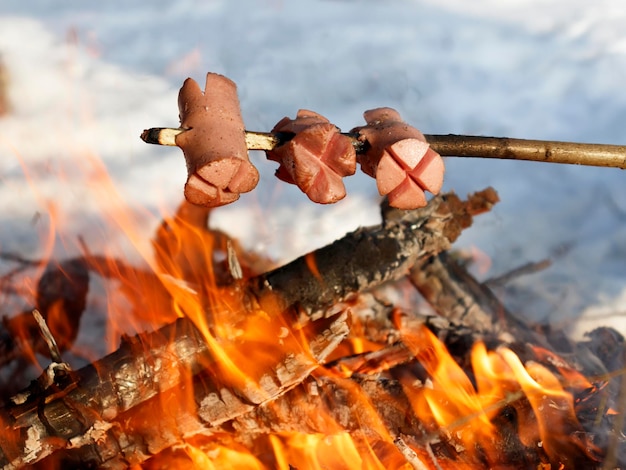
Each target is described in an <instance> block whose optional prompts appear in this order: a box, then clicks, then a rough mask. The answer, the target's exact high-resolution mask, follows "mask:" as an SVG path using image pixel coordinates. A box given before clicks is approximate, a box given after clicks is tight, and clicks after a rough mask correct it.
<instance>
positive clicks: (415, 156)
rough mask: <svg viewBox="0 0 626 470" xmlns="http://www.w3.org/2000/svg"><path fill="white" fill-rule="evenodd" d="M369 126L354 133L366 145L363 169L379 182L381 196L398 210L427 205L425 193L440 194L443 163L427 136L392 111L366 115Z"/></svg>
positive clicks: (360, 157) (370, 111)
mask: <svg viewBox="0 0 626 470" xmlns="http://www.w3.org/2000/svg"><path fill="white" fill-rule="evenodd" d="M363 116H364V117H365V122H366V123H367V125H366V126H362V127H356V128H354V129H352V131H351V132H352V133H358V135H359V140H360V141H362V142H364V144H365V145H364V148H365V151H364V152H363V153H362V154H361V155H360V156H359V163H360V165H361V169H362V170H363V171H364V172H365V173H366V174H368V175H370V176H372V177H373V178H376V186H377V188H378V192H379V193H380V194H381V195H383V196H384V195H387V197H388V199H389V204H390V205H391V206H392V207H397V208H399V209H415V208H417V207H423V206H425V205H426V195H425V194H424V191H429V192H431V193H433V194H437V193H439V191H440V190H441V186H442V185H443V175H444V172H445V168H444V164H443V159H442V158H441V156H440V155H439V154H438V153H437V152H435V151H434V150H432V149H431V148H430V146H429V145H428V142H426V138H425V137H424V134H422V133H421V132H420V131H419V130H417V129H416V128H414V127H412V126H410V125H408V124H407V123H405V122H404V121H402V118H401V117H400V114H399V113H398V112H397V111H396V110H395V109H391V108H377V109H372V110H369V111H366V112H365V113H364V114H363Z"/></svg>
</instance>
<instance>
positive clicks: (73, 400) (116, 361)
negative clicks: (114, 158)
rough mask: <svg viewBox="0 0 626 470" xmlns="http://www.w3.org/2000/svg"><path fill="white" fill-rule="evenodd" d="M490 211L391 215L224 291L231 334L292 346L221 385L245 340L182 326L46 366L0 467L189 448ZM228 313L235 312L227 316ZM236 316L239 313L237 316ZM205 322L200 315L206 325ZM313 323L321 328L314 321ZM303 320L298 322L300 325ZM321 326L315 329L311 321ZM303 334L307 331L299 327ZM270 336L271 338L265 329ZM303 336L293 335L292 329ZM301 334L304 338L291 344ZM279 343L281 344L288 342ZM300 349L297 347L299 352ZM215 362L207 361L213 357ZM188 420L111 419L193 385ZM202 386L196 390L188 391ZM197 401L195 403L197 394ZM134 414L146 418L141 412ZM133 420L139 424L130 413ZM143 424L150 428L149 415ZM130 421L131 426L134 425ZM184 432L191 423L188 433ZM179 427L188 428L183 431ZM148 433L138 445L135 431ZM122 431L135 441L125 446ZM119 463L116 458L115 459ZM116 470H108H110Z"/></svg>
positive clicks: (452, 202)
mask: <svg viewBox="0 0 626 470" xmlns="http://www.w3.org/2000/svg"><path fill="white" fill-rule="evenodd" d="M496 201H497V196H496V195H495V192H494V191H493V190H486V191H483V192H481V193H477V194H475V195H473V196H471V197H470V198H469V200H468V201H467V202H462V201H461V200H460V199H459V198H458V197H457V196H456V195H454V194H447V195H442V196H439V197H436V198H433V199H432V200H431V202H430V203H429V205H428V206H427V207H425V208H422V209H419V210H415V211H398V210H393V211H394V214H395V216H394V217H389V216H386V217H385V222H384V223H383V224H381V225H380V226H375V227H370V228H366V229H359V230H357V231H355V232H352V233H349V234H348V235H346V236H345V237H344V238H342V239H340V240H338V241H336V242H335V243H333V244H331V245H329V246H327V247H324V248H322V249H320V250H317V251H316V252H314V253H310V254H308V255H305V256H303V257H301V258H298V259H296V260H294V261H293V262H291V263H289V264H287V265H285V266H283V267H281V268H278V269H276V270H273V271H270V272H268V273H266V274H263V275H260V276H257V277H253V278H250V279H248V280H246V281H242V282H239V283H235V284H234V286H233V287H232V288H231V289H230V290H229V291H227V292H225V293H224V295H225V296H226V297H229V298H230V299H229V300H228V302H227V303H228V304H230V305H232V304H233V299H235V301H234V303H235V304H236V305H237V306H239V307H241V306H245V308H237V309H235V310H234V311H232V314H233V317H234V319H233V323H238V322H240V324H243V323H246V322H251V324H255V323H254V319H255V318H256V317H257V316H255V312H259V311H261V312H264V316H263V318H264V319H265V320H264V321H266V320H267V318H268V314H269V318H270V319H271V320H273V321H272V322H271V323H272V327H271V328H274V330H273V332H274V333H275V334H276V337H277V338H278V337H280V336H282V335H283V330H282V328H286V329H287V330H288V331H289V332H291V331H294V332H296V331H297V332H298V334H295V333H294V334H293V335H292V336H293V337H294V338H296V337H297V338H298V340H296V339H294V340H293V342H289V341H286V343H287V345H286V346H285V347H284V348H283V349H282V350H281V349H280V348H278V351H279V352H282V354H277V355H276V356H274V357H273V359H272V360H273V361H274V362H273V363H272V362H271V361H270V362H268V363H267V364H265V366H266V367H265V369H263V368H261V370H260V371H257V372H256V373H253V374H251V375H247V373H249V372H251V371H249V370H245V371H244V372H246V373H244V374H243V375H237V374H235V378H232V379H224V375H223V372H224V371H223V367H224V365H223V360H224V354H223V353H224V351H225V352H226V357H228V354H234V355H236V354H237V353H236V352H235V351H236V350H237V348H242V349H241V351H242V352H240V353H239V354H245V351H247V350H248V348H251V347H254V346H255V343H254V341H248V342H245V341H230V342H229V341H227V338H213V343H212V344H207V340H210V338H207V336H206V335H203V334H202V333H200V331H198V328H197V327H196V325H194V324H193V323H192V322H191V321H190V320H188V319H180V320H178V321H176V322H175V323H173V324H170V325H167V326H165V327H163V328H162V329H161V330H159V331H156V332H154V333H148V334H143V335H138V336H136V337H134V338H127V339H125V340H124V341H123V343H122V345H121V346H120V348H119V349H118V350H117V351H116V352H114V353H112V354H110V355H108V356H106V357H105V358H103V359H101V360H100V361H97V362H96V363H94V364H92V365H90V366H87V367H85V368H83V369H80V370H78V371H75V372H74V371H68V370H67V369H66V368H65V367H60V366H58V365H54V364H53V365H51V366H50V367H49V368H48V370H47V371H46V372H45V373H44V374H43V375H42V376H41V377H40V378H39V379H38V380H37V381H36V382H34V383H33V384H32V385H31V387H29V388H28V389H26V390H24V391H23V392H21V393H19V394H17V395H15V396H14V397H13V399H12V403H11V404H9V405H7V406H5V407H4V408H2V409H0V419H1V421H2V425H3V428H4V429H5V433H4V435H3V441H2V443H0V464H1V465H2V466H3V468H20V467H22V466H24V465H29V464H33V463H35V462H38V461H40V460H41V459H43V458H45V457H46V456H49V455H51V454H53V453H55V452H57V451H62V450H64V451H67V450H68V449H83V448H84V449H87V450H86V451H85V453H86V454H88V455H85V454H82V453H81V452H79V453H78V457H77V459H78V461H79V462H82V463H83V464H85V463H86V462H92V463H96V464H97V465H103V464H104V462H106V461H112V462H118V463H119V462H120V459H121V461H123V462H125V464H127V463H128V462H133V463H138V462H141V461H142V460H143V459H145V458H147V457H149V456H150V455H152V454H153V453H154V450H155V449H156V450H159V449H162V448H164V447H167V446H169V445H171V444H172V443H173V441H172V440H171V439H167V438H164V437H163V436H168V435H169V436H170V437H171V436H179V437H177V439H178V438H180V436H183V437H188V436H189V435H193V434H195V433H199V432H201V430H205V431H206V430H207V429H209V430H210V429H212V428H213V427H215V426H216V425H219V424H220V423H222V422H224V421H227V420H231V419H233V418H235V417H236V416H238V415H240V414H242V413H244V412H247V411H250V409H251V407H252V408H254V407H255V406H258V405H260V404H262V403H265V402H268V401H271V400H273V399H275V398H276V397H278V396H280V395H282V394H283V393H285V392H286V391H287V390H289V389H290V388H291V387H293V386H295V385H296V384H297V383H299V382H301V381H302V380H304V379H305V378H306V376H308V375H309V373H310V372H311V371H312V370H313V369H314V368H315V367H316V366H317V365H318V364H319V362H320V361H322V360H323V359H324V358H325V357H326V356H327V355H328V354H329V353H330V351H331V350H332V349H333V348H334V347H335V346H336V345H337V344H338V343H339V341H341V339H342V338H343V337H344V336H345V335H346V333H347V328H346V324H345V318H344V317H343V315H344V314H337V313H336V312H337V311H339V312H343V310H344V308H343V307H340V306H338V305H339V304H340V303H344V304H345V303H349V302H350V301H351V299H352V298H353V297H354V296H355V295H356V294H357V293H358V292H360V291H363V290H367V289H371V288H373V287H375V286H377V285H380V284H382V283H384V282H386V281H389V280H394V279H398V278H399V277H401V276H403V275H405V274H406V273H407V271H408V269H409V268H410V266H411V265H413V264H414V263H415V262H416V261H417V260H418V259H420V258H421V257H425V256H430V255H432V254H433V253H437V252H440V251H442V250H447V249H449V248H450V246H451V243H452V242H453V241H454V240H455V239H456V238H457V237H458V236H459V234H460V233H461V230H462V229H463V228H465V227H467V226H469V225H470V224H471V219H472V216H473V215H474V214H478V213H480V212H484V211H485V210H488V209H489V208H490V207H491V206H492V205H493V204H494V203H495V202H496ZM236 312H239V314H238V315H236ZM242 312H248V313H245V314H242ZM208 313H210V312H207V314H208ZM324 317H327V318H326V319H324ZM303 319H304V320H305V321H304V322H303V321H302V320H303ZM320 319H321V320H320ZM303 323H309V325H306V326H305V327H302V325H303ZM276 328H278V330H276ZM303 328H304V329H303ZM302 332H305V333H306V334H304V335H303V336H302V337H301V336H300V335H301V333H302ZM288 335H291V333H289V334H288ZM300 338H304V340H303V341H300ZM220 355H221V357H220V359H219V360H217V359H216V357H217V356H220ZM194 375H195V376H196V377H195V379H194V380H193V384H194V386H193V388H194V391H193V394H194V395H195V396H196V399H195V401H194V403H195V405H194V406H192V407H191V408H192V409H194V408H195V409H194V410H192V411H194V413H195V415H196V417H195V418H189V420H185V417H186V416H193V415H194V413H191V414H185V413H184V412H181V414H180V415H179V414H178V411H177V410H175V409H172V412H173V416H172V420H171V421H172V423H173V426H174V428H173V429H175V432H174V431H172V429H169V430H163V431H162V432H161V431H159V432H156V433H155V432H154V429H153V428H154V425H155V423H151V425H149V426H147V428H146V426H140V425H136V426H135V427H133V425H132V424H130V425H129V426H130V427H129V428H128V429H126V424H127V423H130V422H132V420H130V421H128V420H127V419H122V418H123V417H124V416H125V414H126V413H133V412H135V411H136V409H139V408H141V407H142V406H145V407H147V408H145V409H148V410H153V411H154V408H151V406H152V407H154V406H155V405H154V403H155V402H156V401H155V400H157V399H158V400H159V401H161V400H160V399H162V398H165V397H167V393H169V392H168V391H171V390H173V389H175V388H176V387H177V386H178V385H180V384H181V382H183V383H185V382H187V381H189V380H190V378H191V377H192V376H194ZM199 383H200V384H202V385H201V386H200V385H198V384H199ZM198 394H199V395H198ZM144 413H145V411H144ZM135 415H136V416H142V413H141V412H140V411H137V412H136V413H135ZM149 416H151V418H152V419H153V418H154V413H153V414H152V415H149ZM136 419H139V420H140V418H136ZM190 423H191V424H190ZM187 426H188V427H187ZM140 428H141V429H148V430H149V431H151V432H149V433H148V435H142V433H141V432H139V431H137V429H140ZM133 432H135V435H136V436H139V437H138V438H137V439H135V438H133ZM120 455H122V457H120ZM113 466H115V465H113Z"/></svg>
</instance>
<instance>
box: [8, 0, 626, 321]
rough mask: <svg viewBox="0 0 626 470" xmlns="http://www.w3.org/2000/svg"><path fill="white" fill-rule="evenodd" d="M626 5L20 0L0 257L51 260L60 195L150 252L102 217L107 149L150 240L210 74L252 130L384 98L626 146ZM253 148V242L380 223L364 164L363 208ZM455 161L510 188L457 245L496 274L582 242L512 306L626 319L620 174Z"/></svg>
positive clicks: (239, 228)
mask: <svg viewBox="0 0 626 470" xmlns="http://www.w3.org/2000/svg"><path fill="white" fill-rule="evenodd" d="M624 19H626V4H624V3H623V2H621V1H620V0H602V1H599V2H594V3H591V2H584V1H582V0H571V1H567V2H566V1H564V0H559V1H547V0H515V1H513V0H511V1H507V2H498V1H496V0H476V1H473V2H465V1H461V0H437V1H434V0H429V1H409V0H387V1H385V2H380V1H373V0H335V1H331V0H293V1H284V0H256V1H255V0H241V1H237V2H235V1H227V0H204V1H199V0H196V1H192V0H186V1H177V2H172V1H153V2H142V1H139V2H132V3H128V2H122V1H120V0H114V1H113V0H110V1H107V2H79V3H76V2H70V1H57V2H54V4H51V3H50V2H46V1H43V0H33V1H29V2H24V1H16V0H4V1H3V2H2V4H1V5H0V57H1V59H2V60H3V62H4V63H5V65H6V67H7V70H8V73H9V75H10V86H9V93H10V99H11V102H12V104H13V112H12V113H11V114H9V115H8V116H5V117H2V118H0V224H1V225H0V226H1V227H2V228H1V230H0V249H1V250H3V251H14V252H15V251H16V252H20V253H23V254H25V255H29V256H38V255H42V254H43V251H44V250H43V247H42V243H41V234H40V233H39V232H40V231H41V229H43V228H45V227H46V226H47V224H46V223H45V221H47V220H48V219H49V217H48V216H47V215H46V211H47V210H48V208H47V204H49V203H53V204H54V206H55V207H56V211H57V212H58V213H59V214H61V216H60V220H59V225H60V226H62V227H63V232H64V233H65V234H66V235H70V240H73V239H74V238H72V236H74V237H75V235H76V234H82V235H84V237H85V239H86V240H87V242H88V244H89V246H90V248H91V249H92V250H94V251H98V250H102V249H104V246H105V245H106V247H107V249H110V250H113V251H115V250H123V252H124V253H126V254H127V255H128V256H129V257H131V258H132V256H133V255H132V252H133V250H134V248H132V247H130V245H129V244H128V243H127V242H125V241H124V239H123V237H121V236H119V234H118V233H117V232H116V231H115V230H114V229H113V228H111V227H110V226H109V227H107V226H105V225H104V224H102V223H101V222H99V215H98V214H99V212H101V211H102V210H103V209H102V208H104V209H105V210H108V211H111V210H115V207H116V206H115V204H116V203H115V200H114V198H111V197H109V196H103V195H102V193H101V192H100V191H99V188H100V185H99V184H98V179H97V178H96V176H97V174H96V167H94V164H92V163H91V160H90V158H91V157H93V156H97V157H98V158H99V159H101V160H102V162H104V164H105V165H106V168H107V170H108V172H109V173H110V175H111V178H112V179H113V182H114V184H115V187H116V188H117V189H118V191H119V194H120V197H121V198H123V200H124V201H126V202H127V203H128V204H129V205H130V210H131V211H132V213H133V215H134V220H135V222H136V225H137V229H138V230H139V232H140V233H142V234H143V240H144V242H143V244H142V246H141V247H140V248H141V249H142V250H148V249H149V243H148V242H149V237H150V235H151V233H152V231H153V230H154V227H155V226H156V223H158V220H159V217H160V214H161V213H171V212H172V211H173V210H174V209H175V207H176V205H177V204H178V202H179V201H180V199H181V197H182V186H183V183H184V180H185V166H184V160H183V158H182V154H181V152H180V151H179V149H177V148H160V147H157V146H149V145H146V144H144V143H143V142H141V141H140V139H139V134H140V133H141V131H142V130H143V129H144V128H148V127H159V126H176V125H177V124H178V118H177V115H178V110H177V103H176V97H177V90H178V88H179V87H180V85H181V84H182V81H183V79H184V78H186V77H187V76H192V77H193V78H195V79H196V80H198V81H200V82H202V80H203V76H204V74H205V73H206V72H207V71H214V72H219V73H223V74H225V75H227V76H228V77H230V78H231V79H233V80H234V81H235V82H236V83H237V84H238V87H239V93H240V99H241V104H242V110H243V114H244V119H245V122H246V126H247V127H248V128H249V129H254V130H269V129H271V128H272V127H273V125H274V124H275V123H276V122H277V121H278V120H279V119H280V118H282V117H283V116H285V115H289V116H294V115H295V113H296V111H297V110H298V109H299V108H308V109H312V110H315V111H317V112H319V113H321V114H323V115H325V116H327V117H328V118H329V119H330V120H331V121H332V122H334V123H335V124H337V125H338V126H340V127H341V128H342V129H345V130H349V129H350V128H352V127H354V126H357V125H360V124H362V123H363V119H362V112H363V111H365V110H366V109H370V108H372V107H377V106H390V107H394V108H396V109H397V110H398V111H399V112H400V113H401V114H402V116H403V117H404V118H405V119H406V120H407V121H409V122H410V123H412V124H413V125H415V126H416V127H418V128H420V129H421V130H422V131H423V132H425V133H430V134H435V133H467V134H480V135H496V136H509V137H520V138H536V139H554V140H572V141H585V142H602V143H617V144H624V143H626V136H625V135H624V132H623V123H624V121H625V120H626V93H625V92H624V86H623V84H624V83H625V81H626V34H625V33H624V32H623V24H624ZM252 158H253V160H254V162H255V164H257V166H258V168H259V169H260V171H261V175H262V182H261V185H260V188H259V189H257V190H256V191H254V192H252V193H250V194H249V195H245V196H243V197H242V198H241V200H240V201H239V202H237V203H236V204H234V205H233V206H232V207H226V208H223V209H220V210H219V211H216V216H215V219H214V220H215V221H216V222H217V223H218V224H219V225H220V226H221V227H223V228H224V229H225V230H227V231H228V232H229V233H231V234H233V235H235V236H237V237H239V238H241V239H242V240H243V241H244V242H245V243H246V244H247V246H249V247H251V248H254V249H256V250H260V251H264V252H267V253H270V254H271V255H272V256H274V257H275V258H277V259H281V260H288V259H290V258H293V257H295V256H297V255H299V254H302V253H304V252H305V251H308V250H311V249H313V248H316V247H318V246H320V245H322V244H324V243H327V242H329V241H331V240H333V239H335V238H337V237H339V236H341V235H342V234H343V233H345V232H347V231H350V230H352V229H354V228H356V227H357V226H358V225H363V224H372V223H375V222H377V221H378V209H377V201H378V196H377V194H376V191H375V185H374V183H373V181H372V180H370V179H369V178H368V177H366V176H365V175H362V174H359V175H356V176H354V177H352V178H351V179H350V180H349V181H348V193H349V196H348V198H347V199H346V200H344V201H342V202H341V203H339V204H337V205H335V206H318V205H314V204H312V203H310V202H309V201H308V200H307V199H306V197H305V196H304V195H302V194H300V193H299V191H298V190H297V189H294V188H292V187H288V186H287V185H285V184H283V183H281V182H279V181H278V180H276V179H275V178H274V177H273V172H274V170H275V164H273V163H272V162H267V161H265V158H264V156H263V155H262V154H260V153H259V154H258V155H253V157H252ZM446 163H447V176H446V183H445V188H444V189H455V190H456V191H457V192H459V193H460V194H462V195H464V194H466V193H468V192H472V191H476V190H480V189H482V188H484V187H485V186H487V185H492V186H493V187H495V188H496V190H498V192H499V194H500V197H501V199H502V202H501V203H500V204H499V205H498V206H497V207H496V208H495V209H494V210H493V212H492V213H491V214H488V215H484V216H481V217H480V218H479V219H478V220H477V222H476V223H475V225H474V227H473V228H472V229H470V230H468V231H467V232H466V233H465V234H464V236H463V237H462V239H461V240H460V242H459V243H458V246H459V247H465V248H468V249H469V248H472V247H473V248H477V249H479V250H481V251H483V252H486V253H487V255H488V256H489V257H490V258H491V260H492V263H493V267H492V270H491V272H490V273H488V274H497V273H500V272H503V271H506V270H508V269H512V268H514V267H516V266H518V265H520V264H523V263H525V262H527V261H532V260H535V261H536V260H539V259H541V258H544V257H547V256H552V255H553V254H554V253H556V252H559V251H563V247H567V248H568V249H567V250H566V251H565V252H564V254H562V255H560V256H559V257H558V259H557V260H556V262H555V266H554V267H553V268H551V269H549V270H547V271H545V272H543V273H540V274H537V275H534V276H530V277H527V278H523V279H520V280H519V281H518V282H517V283H516V289H517V293H516V295H515V296H514V297H512V298H509V299H506V300H508V301H510V302H511V304H512V305H513V306H514V307H515V309H516V310H517V311H519V312H520V313H521V314H524V315H529V316H533V317H534V318H539V319H544V320H550V321H552V322H553V323H555V324H557V325H562V326H563V327H568V328H569V327H572V326H573V325H575V324H576V320H577V318H578V317H579V316H580V315H581V314H582V313H583V311H586V312H592V311H594V306H597V308H599V309H603V308H604V309H606V308H608V309H609V310H608V311H607V312H605V311H604V310H603V312H605V313H607V314H606V315H604V314H603V316H602V319H601V321H599V323H601V324H605V325H613V326H614V327H616V328H617V329H618V330H619V331H620V332H622V333H626V331H625V330H626V328H625V324H624V315H623V312H624V311H625V308H624V298H625V296H626V289H625V287H626V285H625V280H626V184H625V182H626V176H625V175H624V173H623V172H622V171H620V170H615V169H602V168H586V167H572V166H564V165H542V164H536V163H519V162H504V161H490V160H476V159H472V160H469V159H468V160H462V159H458V158H454V159H453V158H449V159H447V162H446ZM23 168H26V169H27V170H26V173H27V175H28V178H31V179H32V180H33V181H35V182H36V185H35V187H36V188H37V191H36V192H35V191H34V190H33V185H32V184H31V185H28V184H27V183H26V179H27V178H26V177H25V174H24V170H23ZM59 174H62V175H63V179H62V180H61V179H59ZM37 214H39V216H36V215H37ZM70 245H71V243H70ZM58 246H59V248H57V251H59V252H61V251H62V250H61V249H62V248H63V249H65V250H66V251H67V252H69V253H74V252H75V248H72V247H66V248H64V247H63V246H61V245H60V244H58ZM585 309H587V310H585ZM611 311H612V312H614V314H611ZM584 325H585V328H587V327H589V326H590V325H591V323H589V322H585V323H584ZM577 333H579V331H578V330H577Z"/></svg>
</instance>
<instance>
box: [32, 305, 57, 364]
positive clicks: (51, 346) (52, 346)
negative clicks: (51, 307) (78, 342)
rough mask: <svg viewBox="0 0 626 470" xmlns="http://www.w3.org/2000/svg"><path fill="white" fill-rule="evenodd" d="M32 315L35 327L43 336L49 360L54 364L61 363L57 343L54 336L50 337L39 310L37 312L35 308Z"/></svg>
mask: <svg viewBox="0 0 626 470" xmlns="http://www.w3.org/2000/svg"><path fill="white" fill-rule="evenodd" d="M32 314H33V317H35V321H36V322H37V325H39V329H40V330H41V335H42V336H43V339H44V340H45V342H46V344H47V345H48V350H49V352H50V358H51V359H52V360H53V361H54V362H58V363H62V362H63V359H62V358H61V351H59V347H58V346H57V342H56V340H55V339H54V336H53V335H52V332H51V331H50V328H48V324H47V323H46V320H45V319H44V317H43V316H42V315H41V313H40V312H39V310H37V309H36V308H34V309H33V311H32Z"/></svg>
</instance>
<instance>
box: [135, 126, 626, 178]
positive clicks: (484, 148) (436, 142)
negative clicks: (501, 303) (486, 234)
mask: <svg viewBox="0 0 626 470" xmlns="http://www.w3.org/2000/svg"><path fill="white" fill-rule="evenodd" d="M185 131H186V129H181V128H168V127H154V128H151V129H147V130H145V131H143V133H142V134H141V138H142V139H143V141H144V142H147V143H149V144H157V145H170V146H175V145H176V136H177V135H180V134H182V133H183V132H185ZM344 135H347V136H348V137H350V138H351V139H352V145H353V146H354V148H355V150H356V151H357V153H359V152H362V151H363V142H361V141H359V140H358V139H357V137H358V136H357V134H350V133H347V134H344ZM425 137H426V140H427V141H428V143H429V144H430V146H431V148H432V149H433V150H435V151H436V152H437V153H439V154H440V155H441V156H444V157H470V158H498V159H504V160H526V161H533V162H548V163H567V164H572V165H586V166H602V167H612V168H621V169H626V146H624V145H608V144H583V143H576V142H559V141H550V140H527V139H511V138H508V137H481V136H470V135H455V134H445V135H433V134H430V135H429V134H426V136H425ZM290 138H291V135H290V134H284V133H275V134H272V133H269V132H253V131H246V145H247V147H248V149H249V150H273V149H274V148H276V147H278V146H280V145H282V144H284V143H285V142H287V141H288V140H289V139H290Z"/></svg>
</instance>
